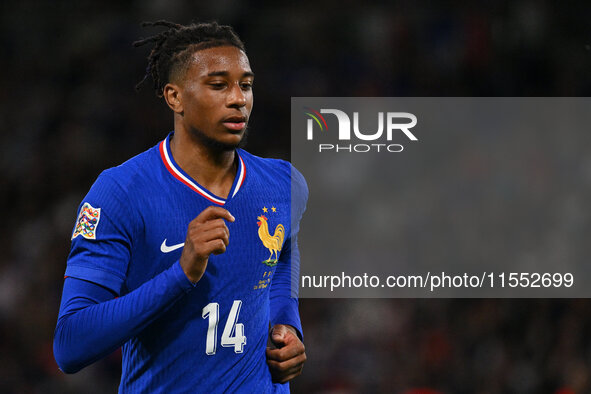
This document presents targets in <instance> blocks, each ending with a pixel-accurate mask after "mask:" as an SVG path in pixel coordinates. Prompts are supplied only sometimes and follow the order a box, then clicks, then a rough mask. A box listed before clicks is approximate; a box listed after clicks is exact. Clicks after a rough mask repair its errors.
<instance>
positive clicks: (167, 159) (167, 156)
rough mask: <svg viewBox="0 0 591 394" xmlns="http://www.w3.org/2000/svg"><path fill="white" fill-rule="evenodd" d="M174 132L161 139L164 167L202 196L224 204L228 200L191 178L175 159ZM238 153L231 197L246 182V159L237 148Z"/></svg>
mask: <svg viewBox="0 0 591 394" xmlns="http://www.w3.org/2000/svg"><path fill="white" fill-rule="evenodd" d="M173 134H174V132H172V133H170V134H169V135H168V136H167V137H166V139H165V140H164V141H161V142H160V144H159V147H158V149H159V150H160V157H161V158H162V162H163V163H164V167H166V169H167V170H168V172H170V174H171V175H172V176H173V177H175V178H176V179H177V180H178V181H179V182H181V183H183V184H184V185H185V186H187V187H188V188H190V189H191V190H193V191H194V192H195V193H198V194H199V195H201V196H202V197H204V198H206V199H207V200H209V201H211V202H213V203H216V204H218V205H224V204H225V203H226V202H227V201H228V200H226V199H224V198H221V197H218V196H216V195H215V194H213V193H211V192H210V191H208V190H207V189H206V188H204V187H203V186H201V185H200V184H199V183H197V182H196V181H195V180H194V179H193V178H191V177H190V176H189V175H188V174H187V173H186V172H185V171H183V169H182V168H181V167H180V166H179V165H178V164H177V163H176V162H175V161H174V158H173V157H172V153H171V150H170V139H171V137H172V135H173ZM236 154H237V155H238V173H237V174H236V177H235V178H234V183H233V184H232V189H230V194H229V198H233V197H234V196H235V195H236V193H238V190H240V188H241V187H242V184H243V183H244V175H245V174H246V167H245V165H244V160H242V157H241V156H240V153H239V152H238V150H236Z"/></svg>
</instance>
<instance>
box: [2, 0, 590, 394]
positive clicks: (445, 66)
mask: <svg viewBox="0 0 591 394" xmlns="http://www.w3.org/2000/svg"><path fill="white" fill-rule="evenodd" d="M196 3H197V2H191V1H187V0H174V1H173V0H171V1H162V0H148V1H141V2H140V1H106V2H100V3H98V2H94V1H89V0H82V1H76V2H74V1H72V0H56V1H51V2H49V1H42V0H22V1H18V2H17V1H14V2H11V1H9V2H2V4H1V5H0V11H1V12H0V20H1V24H0V31H1V34H0V45H1V47H2V49H3V56H1V57H0V71H1V74H2V76H3V78H2V80H3V86H4V88H3V89H2V90H0V100H1V101H2V106H1V109H0V125H1V127H2V132H1V133H0V141H1V142H0V185H1V194H0V198H1V205H0V206H1V207H2V220H1V221H0V232H1V235H2V236H0V248H1V250H2V253H1V254H0V392H2V393H105V392H115V391H116V387H117V384H118V380H119V374H120V355H119V354H118V353H117V352H116V353H115V354H113V355H111V356H109V357H107V358H106V359H105V360H103V361H101V362H99V363H97V364H95V365H93V366H91V367H89V368H86V369H85V370H83V371H82V372H80V373H78V374H75V375H72V376H66V375H64V374H63V373H61V372H60V371H59V370H58V368H57V365H56V364H55V361H54V360H53V352H52V340H53V329H54V327H55V323H56V320H57V312H58V308H59V302H60V296H61V287H62V281H63V272H64V270H65V262H66V257H67V255H68V251H69V241H70V235H71V231H72V227H73V224H74V220H75V217H76V214H77V212H76V210H77V207H78V204H79V202H80V201H81V199H82V198H83V196H84V194H85V193H86V191H87V190H88V189H89V187H90V185H91V184H92V182H93V181H94V179H96V177H97V176H98V174H99V173H100V171H102V170H103V169H105V168H108V167H111V166H113V165H117V164H119V163H121V162H123V161H125V160H126V159H128V158H130V157H132V156H133V155H135V154H138V153H140V152H142V151H144V150H145V149H147V148H149V147H151V146H153V145H154V144H155V143H156V142H158V141H159V140H160V139H162V138H164V137H165V136H166V134H167V133H168V132H169V131H170V130H171V128H172V116H171V115H170V113H169V111H168V109H167V108H166V107H165V105H164V103H163V102H161V101H159V99H157V98H156V97H155V96H154V93H153V90H152V87H151V83H150V82H149V81H148V82H147V83H146V84H144V86H143V88H142V89H141V90H140V91H139V92H136V91H135V90H134V86H135V84H136V83H137V82H138V81H140V80H141V79H142V78H143V75H144V72H145V67H146V61H145V58H146V56H147V49H145V48H139V49H134V48H133V47H132V46H131V43H132V42H133V41H134V40H136V39H138V38H140V37H146V36H148V35H150V34H152V33H153V32H155V30H150V29H142V28H141V27H140V23H141V21H144V20H157V19H168V20H172V21H177V22H180V23H188V22H190V21H192V20H195V21H199V20H212V19H216V20H218V21H219V22H222V23H226V24H231V25H233V26H234V27H235V28H236V30H237V32H238V33H239V35H240V36H241V37H242V39H243V40H244V41H245V43H246V47H247V51H248V55H249V57H250V61H251V65H252V67H253V70H254V71H255V73H256V83H255V90H254V91H255V98H256V99H255V106H254V112H253V116H252V120H251V124H250V133H251V134H250V136H249V144H248V147H247V149H248V150H249V151H251V152H253V153H255V154H259V155H263V156H271V157H279V158H286V159H288V158H289V139H290V137H289V132H290V130H289V128H290V126H289V125H290V121H289V119H290V113H289V108H290V97H292V96H589V95H590V93H591V73H589V70H590V67H589V66H590V65H591V24H589V23H588V21H587V18H588V15H590V11H591V3H588V2H583V1H580V2H567V3H560V5H557V4H554V2H550V1H533V0H516V1H511V2H490V1H476V2H469V3H459V2H441V3H437V4H433V3H427V2H425V3H424V4H421V3H422V2H418V3H417V2H388V3H373V4H366V3H364V4H361V2H357V1H352V0H345V1H338V2H337V1H319V2H314V3H309V4H308V3H293V2H291V3H288V4H285V5H281V4H278V3H276V2H272V1H232V0H222V1H217V2H211V4H207V5H205V4H196ZM582 159H583V158H576V157H573V160H582ZM533 170H535V169H532V171H533ZM573 193H576V191H573ZM548 198H551V196H548ZM581 208H582V209H585V208H584V207H581ZM582 228H583V229H586V228H589V224H588V223H587V224H586V225H584V226H582ZM304 231H305V229H304ZM466 231H467V232H470V231H471V230H470V229H469V228H466ZM467 235H469V234H467ZM582 237H584V234H583V235H582ZM302 249H303V250H304V251H305V245H302ZM304 253H305V252H304ZM573 254H574V255H573ZM567 255H568V256H572V258H575V259H578V260H584V259H585V257H586V256H579V255H576V251H575V252H573V253H571V254H567ZM300 306H301V315H302V321H303V326H304V330H305V332H304V335H305V343H306V346H307V354H308V358H309V361H308V363H307V365H306V367H305V368H304V373H303V375H302V376H301V377H299V378H297V379H296V380H295V381H294V383H293V385H292V388H293V391H294V392H310V393H358V392H363V393H398V392H399V393H415V394H417V393H423V394H427V393H556V394H567V393H569V394H570V393H585V392H591V382H590V381H589V379H590V377H591V376H590V369H589V366H590V362H591V343H590V339H589V335H588V332H589V330H590V328H591V327H590V325H591V313H590V312H591V310H590V306H591V303H590V301H589V300H587V299H580V300H574V299H543V300H533V299H528V300H526V299H521V300H496V299H484V300H481V299H455V300H454V299H428V300H427V299H422V300H417V299H365V300H343V299H338V300H330V299H303V300H301V302H300Z"/></svg>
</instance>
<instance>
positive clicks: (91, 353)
mask: <svg viewBox="0 0 591 394" xmlns="http://www.w3.org/2000/svg"><path fill="white" fill-rule="evenodd" d="M193 287H194V285H193V284H192V283H191V282H190V281H189V279H188V278H187V276H186V275H185V273H184V272H183V270H182V268H181V266H180V264H179V262H178V261H177V262H176V263H174V264H173V265H172V266H171V267H170V268H169V269H168V270H166V271H164V272H162V273H160V274H158V275H156V276H155V277H154V278H152V279H151V280H149V281H147V282H146V283H144V284H143V285H141V286H140V287H138V288H137V289H135V290H133V291H131V292H130V293H128V294H126V295H124V296H122V297H119V298H116V295H115V294H114V293H113V292H112V291H111V290H108V289H107V288H105V287H102V286H100V285H98V284H95V283H93V282H88V281H85V280H82V279H77V278H70V277H68V278H66V280H65V282H64V290H63V294H62V303H61V306H60V313H59V317H58V322H57V326H56V329H55V335H54V341H53V351H54V356H55V359H56V361H57V363H58V365H59V367H60V369H61V370H62V371H64V372H66V373H74V372H77V371H79V370H80V369H82V368H84V367H85V366H87V365H89V364H91V363H93V362H95V361H97V360H99V359H100V358H102V357H104V356H106V355H108V354H109V353H111V352H113V351H114V350H115V349H117V348H118V347H120V346H121V345H123V344H124V343H125V342H126V341H127V340H129V338H131V337H133V336H134V335H137V334H138V333H139V332H140V331H142V330H143V329H144V328H145V327H146V326H148V325H149V324H150V323H152V322H153V321H154V320H155V319H157V318H158V317H159V316H161V315H162V314H163V313H164V312H166V311H167V310H168V309H169V308H170V307H171V306H172V305H173V304H174V303H175V302H176V301H178V300H179V299H180V298H182V297H183V295H185V294H186V293H187V292H189V291H190V290H191V289H192V288H193Z"/></svg>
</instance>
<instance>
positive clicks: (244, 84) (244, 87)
mask: <svg viewBox="0 0 591 394" xmlns="http://www.w3.org/2000/svg"><path fill="white" fill-rule="evenodd" d="M241 86H242V89H244V90H250V89H252V83H250V82H245V83H242V84H241Z"/></svg>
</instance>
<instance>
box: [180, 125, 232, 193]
mask: <svg viewBox="0 0 591 394" xmlns="http://www.w3.org/2000/svg"><path fill="white" fill-rule="evenodd" d="M170 149H171V152H172V156H173V157H174V160H175V161H176V163H177V164H178V165H179V166H180V167H181V168H182V169H183V171H185V172H186V173H187V174H189V176H190V177H191V178H193V179H195V180H196V181H197V182H198V183H199V184H200V185H201V186H203V187H205V188H206V189H207V190H209V191H210V192H211V193H213V194H215V195H216V196H219V197H222V198H227V197H228V195H229V194H230V189H231V188H232V184H233V183H234V178H235V176H236V172H237V168H238V167H237V164H236V161H235V157H236V151H235V150H221V149H215V148H212V147H208V146H206V145H204V144H203V143H200V142H199V141H198V140H197V138H195V137H192V136H191V135H190V134H189V133H188V132H186V131H181V130H179V131H175V133H174V137H173V138H172V141H171V142H170Z"/></svg>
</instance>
